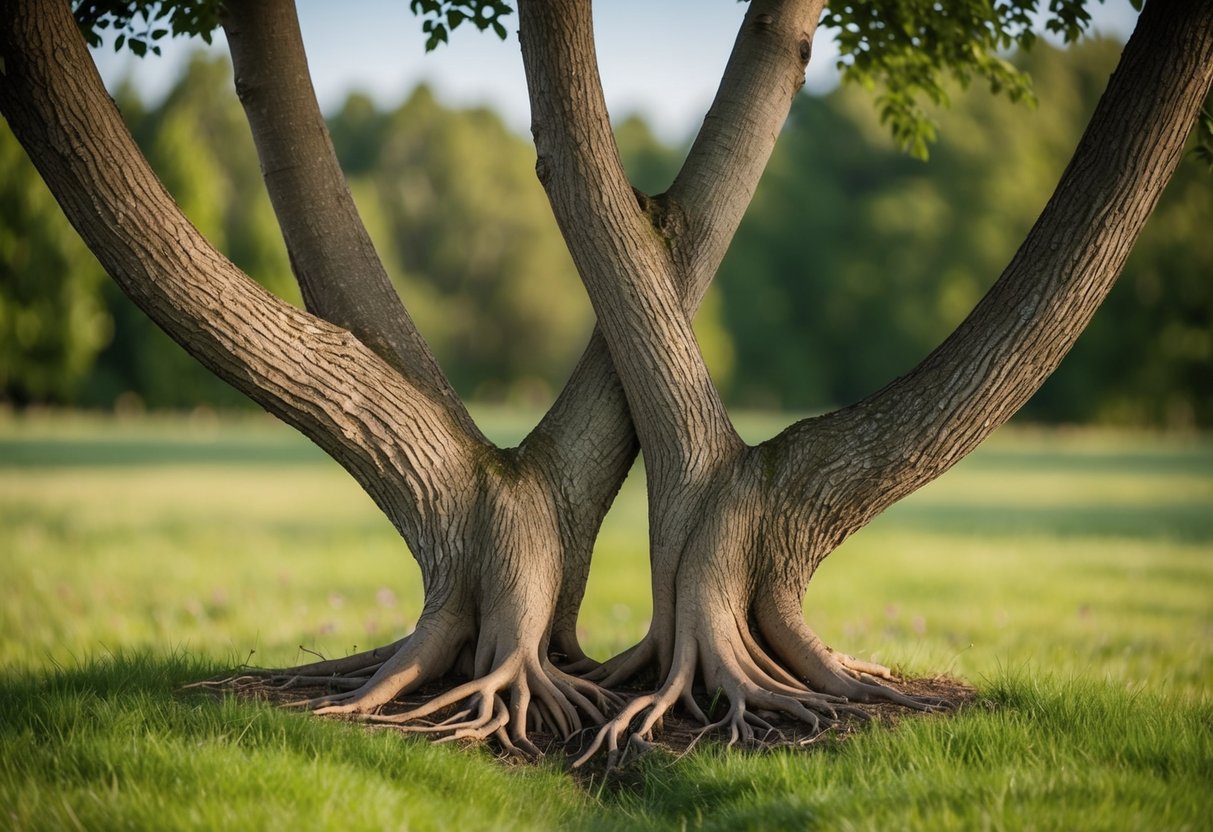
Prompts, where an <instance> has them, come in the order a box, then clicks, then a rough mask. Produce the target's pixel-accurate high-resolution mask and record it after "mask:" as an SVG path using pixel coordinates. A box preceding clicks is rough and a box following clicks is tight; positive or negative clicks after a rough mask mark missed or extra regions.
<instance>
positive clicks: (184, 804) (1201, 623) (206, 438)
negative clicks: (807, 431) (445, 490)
mask: <svg viewBox="0 0 1213 832" xmlns="http://www.w3.org/2000/svg"><path fill="white" fill-rule="evenodd" d="M488 422H489V423H490V429H491V431H493V432H495V434H496V435H497V436H498V437H500V438H501V439H502V440H503V441H511V440H516V439H517V437H518V436H520V435H521V431H522V430H524V428H525V419H523V418H518V417H516V416H513V415H511V414H489V415H488ZM744 429H745V430H746V432H747V433H748V434H749V435H750V436H754V437H758V436H762V435H765V434H769V433H771V432H773V431H774V430H776V429H777V426H776V425H775V423H773V422H772V421H770V420H764V419H762V418H758V417H751V418H749V419H747V420H746V422H745V424H744ZM644 528H645V517H644V504H643V494H642V493H641V489H640V484H639V483H638V482H637V478H636V477H633V478H632V479H631V480H630V481H629V483H628V484H627V485H626V486H625V488H624V491H623V493H622V494H621V496H620V499H619V501H618V503H617V505H616V507H615V508H614V509H613V510H612V513H611V516H610V517H609V518H608V522H607V524H606V527H605V528H604V531H603V535H602V539H601V541H600V546H599V551H598V553H597V556H596V558H595V563H594V570H593V573H592V575H591V580H590V587H589V591H588V594H587V600H586V605H585V609H584V613H583V616H582V621H581V624H582V627H583V629H584V634H583V637H584V640H585V643H586V645H587V647H589V649H590V650H591V652H593V653H595V654H598V655H605V654H607V653H610V652H612V651H614V650H618V649H621V648H623V647H626V646H627V645H628V644H630V643H631V642H633V641H634V640H636V639H637V638H639V637H640V636H641V635H642V634H643V632H644V629H645V626H646V624H647V618H648V615H649V606H648V598H647V569H646V555H645V551H644ZM420 603H421V597H420V593H419V589H418V576H417V571H416V567H415V566H414V565H413V563H412V561H411V559H410V558H409V557H408V555H407V552H406V551H405V549H404V547H403V544H401V543H400V541H399V539H398V538H397V537H396V536H395V533H394V532H393V531H392V529H391V527H390V526H389V525H388V523H387V521H386V520H384V519H383V518H382V517H381V516H379V515H378V514H377V512H376V510H375V509H374V507H373V506H372V505H371V503H370V500H369V499H368V498H367V497H366V496H365V495H364V494H362V493H361V492H360V491H359V489H358V488H357V486H356V485H355V484H354V483H353V482H352V481H351V480H350V479H349V478H348V477H347V476H345V475H344V474H343V473H342V472H341V471H340V470H339V469H337V468H336V467H335V466H333V465H332V464H330V463H328V462H327V461H326V460H325V458H324V457H323V455H322V454H320V453H319V452H318V451H316V450H315V449H314V448H312V447H311V446H310V445H308V444H307V443H306V442H305V441H303V440H301V439H299V438H297V437H296V436H295V435H293V434H292V433H291V432H290V431H289V430H286V429H284V428H281V427H279V426H277V425H276V424H274V423H272V422H270V421H268V420H265V419H257V418H240V419H219V420H215V419H210V420H197V419H194V420H189V419H181V418H177V419H170V418H163V419H153V418H144V419H139V420H135V421H129V422H124V421H114V420H102V419H95V418H85V417H69V416H51V417H47V416H44V417H42V418H39V419H17V418H13V417H8V418H0V827H3V828H14V829H27V828H28V829H41V828H45V829H71V828H84V829H108V828H134V829H165V828H169V829H171V828H182V829H199V828H205V829H212V828H223V827H231V826H236V825H237V824H241V825H243V824H249V825H250V826H251V827H252V828H266V827H285V826H288V825H290V826H295V827H298V828H301V829H330V828H342V829H429V828H458V829H498V828H518V829H550V828H558V827H567V828H578V829H580V828H599V829H616V828H618V829H631V828H652V829H678V828H683V827H689V828H701V827H702V828H714V829H739V828H742V829H744V828H752V829H778V828H787V829H805V828H826V829H868V828H872V829H876V828H880V829H903V828H916V829H941V828H956V829H972V828H989V829H1030V828H1031V829H1073V828H1117V829H1138V828H1165V829H1182V828H1189V829H1210V828H1213V820H1211V818H1213V789H1210V788H1209V784H1210V783H1213V700H1211V699H1210V697H1209V694H1208V691H1209V690H1210V689H1211V688H1213V443H1210V442H1209V441H1208V440H1203V439H1192V438H1187V439H1182V438H1170V437H1162V436H1151V435H1134V434H1114V433H1082V432H1066V433H1057V432H1029V431H1018V432H1009V433H1008V432H1003V433H1002V434H1000V435H999V436H997V437H995V438H994V440H992V441H991V442H989V443H987V445H986V446H984V447H983V448H982V449H981V450H980V451H978V452H977V453H976V454H974V455H973V456H972V457H970V458H969V459H967V460H965V461H964V462H963V463H961V465H959V466H958V467H957V468H956V470H954V471H953V472H951V473H949V474H948V475H947V476H945V477H944V478H942V479H941V480H940V481H939V482H937V483H935V484H933V485H931V486H929V487H928V488H926V489H923V490H922V491H921V492H919V493H918V494H916V495H914V496H913V497H912V498H910V499H909V500H906V501H904V502H903V503H901V504H899V505H897V506H895V507H894V508H893V509H891V510H890V511H888V512H886V513H885V515H883V516H882V517H880V518H878V519H877V520H876V521H875V522H874V523H873V524H872V525H871V526H870V527H869V528H867V529H865V530H863V531H862V532H860V533H859V534H857V535H856V536H855V537H854V538H852V539H851V540H849V541H848V542H847V543H846V544H845V545H844V546H843V547H842V549H840V550H839V551H838V552H837V553H836V554H835V555H833V556H832V557H831V558H830V559H829V560H828V561H827V562H826V563H825V565H824V566H823V567H822V569H821V570H820V572H819V574H818V576H817V577H816V578H815V579H814V582H813V585H812V587H811V588H810V592H809V597H808V600H807V602H806V614H807V616H808V619H809V621H810V623H811V624H812V625H813V626H814V627H815V628H816V629H817V630H818V631H819V633H821V635H822V636H823V638H825V639H826V641H827V642H828V643H830V644H833V645H834V646H836V647H839V648H841V649H845V650H847V651H849V652H852V653H855V654H858V655H860V656H863V657H866V658H875V659H877V660H880V661H884V662H886V663H893V664H895V665H897V666H899V667H901V668H903V669H905V670H906V671H908V672H911V673H918V674H928V673H933V672H938V671H948V672H951V673H954V674H957V675H960V676H962V677H964V678H967V679H969V680H970V681H971V682H973V683H974V684H976V685H977V687H978V689H979V696H980V700H981V703H982V704H981V705H979V706H976V707H973V708H971V709H969V710H967V711H966V712H964V713H963V714H961V715H960V716H956V717H948V718H931V719H925V720H905V721H904V722H903V723H902V724H900V725H899V726H898V727H897V728H896V729H894V730H891V731H890V730H875V731H866V732H863V733H861V734H859V735H858V736H854V737H852V738H850V739H848V740H847V741H845V742H843V743H838V744H828V745H826V746H824V747H822V748H820V749H819V750H817V751H815V752H813V753H787V752H784V753H776V754H761V755H756V754H748V753H737V752H727V753H726V752H724V751H721V750H720V749H714V748H710V747H709V748H708V749H707V750H705V751H704V752H702V753H696V754H693V755H691V756H689V757H686V758H683V759H680V760H674V759H670V758H667V757H660V756H658V757H653V758H650V759H648V760H646V761H645V762H644V763H643V764H642V765H641V766H640V768H639V769H638V770H637V771H633V772H629V773H628V775H627V777H626V778H624V780H623V781H615V782H612V781H608V782H607V783H606V784H594V785H592V786H590V787H588V788H587V787H585V786H583V785H579V784H577V783H575V782H574V781H573V780H572V779H570V778H569V777H568V776H566V775H565V774H563V773H562V772H560V771H559V770H558V767H557V766H556V765H555V764H554V763H549V764H547V765H545V766H540V767H537V768H536V767H519V766H503V765H501V764H499V763H498V762H496V761H495V760H493V759H492V758H491V756H490V755H489V754H488V753H487V752H485V751H483V750H481V751H469V750H461V749H453V748H449V747H433V746H430V745H427V744H425V743H423V742H412V741H405V740H401V739H400V738H398V737H396V736H391V735H387V734H374V735H368V734H366V733H365V732H363V731H360V730H358V729H357V728H355V727H352V726H349V725H344V724H338V723H334V722H330V721H325V720H316V719H310V718H307V717H305V716H303V715H301V714H297V713H287V712H282V711H275V710H273V709H270V708H266V707H260V706H256V705H251V704H248V703H236V702H231V701H222V700H216V699H214V698H211V697H209V696H205V695H187V694H185V693H182V692H180V687H181V685H182V684H184V683H186V682H188V681H190V680H194V679H197V678H200V677H203V676H206V675H209V674H211V673H213V672H216V671H217V670H218V669H220V668H222V667H223V666H226V665H230V664H232V663H236V662H240V661H243V660H245V659H246V658H248V657H249V655H250V653H252V654H253V656H252V661H254V662H256V663H258V664H263V665H275V664H283V663H287V662H293V661H298V660H304V659H306V657H307V654H306V653H303V652H301V650H300V646H302V647H304V648H306V649H307V650H315V651H318V652H321V653H324V654H326V655H340V654H342V653H344V652H346V651H349V650H351V649H353V648H354V647H355V646H358V647H360V648H361V647H366V646H369V645H371V644H375V643H380V642H383V641H387V640H389V639H391V638H393V637H395V635H397V634H398V633H399V632H401V631H403V630H407V628H408V627H410V626H411V624H412V623H413V621H414V620H415V618H416V616H417V613H418V611H419V609H420ZM254 651H255V652H254Z"/></svg>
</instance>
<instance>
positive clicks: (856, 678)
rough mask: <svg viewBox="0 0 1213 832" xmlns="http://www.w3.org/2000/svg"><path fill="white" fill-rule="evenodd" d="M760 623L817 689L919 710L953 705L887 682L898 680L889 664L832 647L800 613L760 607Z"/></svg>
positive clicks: (798, 674)
mask: <svg viewBox="0 0 1213 832" xmlns="http://www.w3.org/2000/svg"><path fill="white" fill-rule="evenodd" d="M758 624H759V628H760V629H761V631H762V633H763V635H764V636H765V637H766V640H767V642H768V643H769V644H770V645H771V646H772V648H773V649H774V650H775V652H776V653H777V654H778V655H779V658H780V659H781V660H782V661H783V663H784V664H786V666H787V667H788V669H789V670H790V671H791V672H792V673H794V674H795V676H796V677H797V678H798V679H801V680H803V681H804V683H805V684H807V685H808V686H809V687H811V688H812V689H814V690H819V691H822V692H825V693H830V694H833V695H835V696H841V697H845V698H846V699H847V700H848V701H850V702H864V703H876V702H888V703H891V704H894V705H900V706H901V707H904V708H910V709H912V710H916V711H937V710H947V709H949V708H951V707H952V704H951V703H950V702H949V701H947V700H944V699H939V698H936V697H923V696H910V695H907V694H904V693H902V692H901V691H899V690H897V689H896V688H894V687H892V686H890V685H887V684H884V682H887V681H893V682H896V681H897V679H896V677H895V676H894V675H893V672H892V671H891V670H889V668H887V667H884V666H883V665H879V664H874V663H872V662H865V661H861V660H859V659H855V658H853V657H851V656H848V655H846V654H845V653H838V652H836V651H834V650H831V649H830V648H829V647H827V646H826V645H825V644H824V643H823V642H822V641H821V639H820V638H818V636H817V634H816V633H814V632H813V631H812V630H811V629H809V626H808V625H807V624H806V623H805V622H804V619H803V618H801V617H800V615H799V614H788V613H780V612H779V611H778V610H776V609H774V608H770V607H768V608H763V609H759V610H758ZM882 680H883V681H882Z"/></svg>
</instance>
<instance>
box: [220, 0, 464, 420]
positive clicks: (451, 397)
mask: <svg viewBox="0 0 1213 832" xmlns="http://www.w3.org/2000/svg"><path fill="white" fill-rule="evenodd" d="M223 28H224V32H225V33H226V34H227V41H228V47H229V50H230V52H231V56H232V66H233V70H234V73H235V82H236V93H237V95H238V96H239V98H240V102H241V104H242V105H243V106H244V112H245V115H246V116H247V118H248V122H249V127H250V128H251V130H252V134H253V141H254V144H255V145H256V147H257V155H258V157H259V158H260V160H261V169H262V175H263V177H264V179H265V183H266V186H267V189H268V191H269V195H270V201H271V203H272V204H273V206H274V212H275V214H276V215H277V217H278V223H279V226H280V227H281V229H282V235H283V238H284V240H285V241H286V248H287V252H288V254H289V255H290V260H291V267H292V269H293V271H294V272H295V277H296V279H297V280H298V282H299V286H300V288H301V289H302V292H303V299H304V302H305V303H306V305H307V308H308V310H309V311H311V312H312V313H313V314H316V315H318V316H319V317H321V318H324V319H325V320H327V321H329V322H331V323H334V324H336V325H338V326H340V327H344V328H345V329H348V330H349V331H350V332H352V333H353V334H354V335H356V336H357V337H358V338H359V339H360V340H361V341H362V342H363V343H365V344H366V345H367V346H369V347H370V348H371V349H373V350H374V351H375V352H376V353H378V354H379V355H380V356H381V357H382V358H384V359H385V360H386V361H387V362H388V363H389V364H391V365H392V366H393V367H395V368H396V369H397V370H399V371H400V372H401V373H403V374H404V375H405V376H406V377H407V378H409V379H410V381H412V382H413V384H414V385H416V386H417V387H418V388H419V389H421V390H424V391H425V392H426V394H427V395H428V396H430V397H431V398H432V399H433V400H434V401H435V402H436V403H439V404H441V405H442V406H444V407H446V408H447V409H448V410H449V411H450V412H451V414H452V417H453V418H455V419H456V420H457V421H459V423H460V424H461V425H462V426H463V428H464V430H465V431H467V432H468V433H469V434H471V435H473V436H477V437H479V431H478V429H477V428H476V426H475V424H474V423H473V422H472V420H471V418H470V417H469V416H468V414H467V411H466V409H465V408H464V406H463V403H462V402H461V401H460V399H459V397H458V396H457V395H455V391H454V390H453V389H452V388H451V386H450V384H449V383H448V381H447V379H446V376H445V375H443V373H442V370H441V369H440V368H439V367H438V362H437V361H436V360H435V359H434V355H433V353H432V352H431V351H430V348H429V345H428V344H427V343H426V342H425V340H424V339H423V338H422V337H421V335H420V333H419V332H418V331H417V327H416V325H415V324H414V323H413V320H412V318H411V317H410V316H409V314H408V312H407V310H406V309H405V307H404V304H403V303H401V301H400V296H399V295H398V294H397V293H396V290H395V288H394V287H393V286H392V283H391V280H390V279H389V278H388V275H387V272H386V271H385V270H384V267H383V263H382V261H381V260H380V258H379V256H378V254H377V253H376V251H375V249H374V246H373V245H372V243H371V239H370V235H369V234H367V231H366V228H365V226H364V225H363V223H362V220H361V218H360V217H359V216H358V209H357V207H356V206H355V205H354V200H353V198H352V197H351V195H350V190H349V186H348V185H347V183H346V181H345V176H344V174H343V173H342V171H341V167H340V165H339V163H338V161H337V155H336V152H335V151H334V149H333V143H332V140H331V139H330V137H329V132H328V127H327V126H326V124H325V121H324V116H323V115H322V114H321V112H320V107H319V105H318V104H317V102H316V95H315V91H314V90H313V88H312V81H311V74H310V72H309V69H308V64H307V56H306V54H305V53H304V49H303V36H302V34H301V33H300V31H299V20H298V17H297V16H296V14H295V4H294V1H293V0H263V1H262V2H257V3H227V4H225V5H224V7H223ZM479 438H482V437H479Z"/></svg>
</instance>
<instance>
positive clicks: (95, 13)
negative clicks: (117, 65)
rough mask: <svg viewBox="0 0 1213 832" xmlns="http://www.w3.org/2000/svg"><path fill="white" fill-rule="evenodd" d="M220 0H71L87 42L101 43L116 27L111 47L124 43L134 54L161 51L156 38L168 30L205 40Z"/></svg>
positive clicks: (215, 24)
mask: <svg viewBox="0 0 1213 832" xmlns="http://www.w3.org/2000/svg"><path fill="white" fill-rule="evenodd" d="M221 7H222V4H221V3H220V2H219V0H74V2H73V3H72V11H73V12H74V14H75V16H76V24H77V25H78V26H79V27H80V31H81V32H83V33H84V39H85V40H86V41H87V42H88V45H89V46H93V47H97V46H100V45H101V40H102V38H103V36H104V33H105V32H107V31H110V30H112V31H115V32H117V33H118V37H117V38H115V39H114V51H115V52H119V51H121V50H122V48H123V47H124V46H125V47H126V48H127V49H129V50H130V51H131V52H133V53H134V54H135V55H138V56H139V57H141V58H142V57H143V56H144V55H146V54H147V53H148V52H151V53H152V54H153V55H159V54H160V45H159V43H158V41H160V40H162V39H163V38H165V37H166V36H168V35H169V34H172V35H181V36H184V37H193V36H198V37H200V38H202V39H203V40H204V41H206V42H207V43H210V42H211V33H212V32H214V31H215V29H217V28H219V13H220V9H221Z"/></svg>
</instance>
